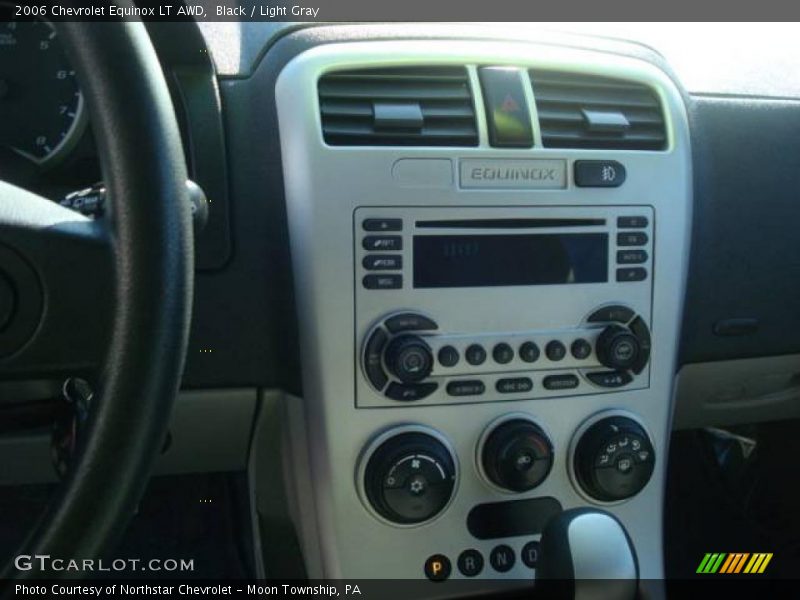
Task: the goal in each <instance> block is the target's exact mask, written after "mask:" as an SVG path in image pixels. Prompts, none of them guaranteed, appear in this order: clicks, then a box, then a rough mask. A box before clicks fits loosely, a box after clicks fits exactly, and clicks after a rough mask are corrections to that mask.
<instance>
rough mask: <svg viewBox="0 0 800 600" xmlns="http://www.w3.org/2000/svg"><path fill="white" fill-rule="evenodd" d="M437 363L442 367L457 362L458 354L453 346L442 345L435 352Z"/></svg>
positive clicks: (453, 364) (451, 365) (454, 364)
mask: <svg viewBox="0 0 800 600" xmlns="http://www.w3.org/2000/svg"><path fill="white" fill-rule="evenodd" d="M437 357H438V359H439V364H440V365H442V366H443V367H454V366H456V365H457V364H458V360H459V358H460V357H459V355H458V350H456V349H455V348H454V347H453V346H442V347H441V348H440V349H439V354H437Z"/></svg>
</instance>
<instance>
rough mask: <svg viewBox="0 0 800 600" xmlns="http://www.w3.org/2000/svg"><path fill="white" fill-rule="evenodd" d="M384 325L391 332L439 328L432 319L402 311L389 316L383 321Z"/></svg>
mask: <svg viewBox="0 0 800 600" xmlns="http://www.w3.org/2000/svg"><path fill="white" fill-rule="evenodd" d="M384 325H386V329H388V330H389V331H390V332H392V333H401V332H403V331H430V330H433V329H438V328H439V326H438V325H437V324H436V321H434V320H433V319H429V318H428V317H425V316H423V315H418V314H416V313H402V314H399V315H395V316H393V317H389V318H388V319H386V321H385V322H384Z"/></svg>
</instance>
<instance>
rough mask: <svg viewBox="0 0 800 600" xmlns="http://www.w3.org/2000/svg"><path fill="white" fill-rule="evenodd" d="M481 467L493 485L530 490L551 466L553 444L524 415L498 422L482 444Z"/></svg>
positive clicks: (512, 489) (547, 472)
mask: <svg viewBox="0 0 800 600" xmlns="http://www.w3.org/2000/svg"><path fill="white" fill-rule="evenodd" d="M481 460H482V463H483V470H484V472H485V473H486V476H487V477H488V478H489V480H491V481H492V482H493V483H494V484H495V485H498V486H500V487H501V488H504V489H507V490H511V491H513V492H525V491H528V490H532V489H533V488H535V487H536V486H538V485H539V484H540V483H542V482H543V481H544V480H545V478H546V477H547V475H548V474H549V473H550V468H551V467H552V466H553V447H552V444H551V443H550V440H549V439H548V437H547V435H546V434H545V433H544V431H542V429H541V428H540V427H539V426H538V425H536V424H535V423H532V422H531V421H528V420H527V419H511V420H509V421H505V422H504V423H501V424H500V425H498V426H497V427H496V428H495V429H494V430H493V431H492V432H491V433H490V434H489V436H488V437H487V438H486V442H485V443H484V445H483V451H482V457H481Z"/></svg>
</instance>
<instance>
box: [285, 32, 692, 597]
mask: <svg viewBox="0 0 800 600" xmlns="http://www.w3.org/2000/svg"><path fill="white" fill-rule="evenodd" d="M276 100H277V107H278V117H279V123H280V136H281V149H282V159H283V166H284V178H285V188H286V201H287V214H288V220H289V233H290V241H291V251H292V261H293V269H294V277H295V286H296V298H297V308H298V317H299V326H300V336H301V339H300V347H301V357H302V372H303V397H302V398H291V399H289V401H287V403H286V406H287V419H288V421H289V425H290V428H291V431H292V435H291V436H289V437H288V448H287V450H288V456H289V462H288V463H287V468H286V477H287V479H288V480H289V481H290V482H291V488H292V490H294V493H295V498H294V499H295V501H296V502H295V505H296V506H297V511H298V514H297V515H296V516H297V520H298V529H299V530H300V534H301V543H302V545H303V549H304V554H305V556H306V561H307V567H308V568H309V571H310V573H309V575H310V576H312V577H333V578H360V577H363V578H371V577H376V578H384V579H401V578H420V579H424V578H428V579H430V580H432V581H441V580H445V579H475V580H486V582H485V583H486V585H489V586H492V585H495V584H497V583H498V581H500V580H504V579H508V580H532V579H533V578H534V577H535V572H536V566H537V562H538V559H539V552H540V547H539V539H540V536H541V532H542V530H543V528H544V525H545V524H546V523H547V521H548V520H549V519H550V518H552V517H553V516H555V515H558V514H559V513H561V512H562V511H563V510H565V509H567V508H573V507H582V506H601V507H603V508H604V509H606V510H608V511H609V512H611V513H613V514H614V515H615V516H616V517H617V518H618V519H619V520H620V522H622V523H623V524H624V526H625V528H626V529H627V531H628V532H629V534H630V536H631V540H632V542H633V545H634V547H635V551H636V554H637V556H638V560H639V569H640V576H641V578H642V579H656V578H660V577H663V565H662V532H661V521H662V519H661V517H662V498H663V491H664V480H665V467H666V456H667V443H668V438H669V431H670V419H671V414H672V393H673V379H674V373H675V358H676V350H677V341H678V333H679V323H680V322H681V321H680V319H681V310H682V300H683V293H684V285H685V275H686V262H687V256H688V234H689V230H690V223H691V192H690V177H691V171H690V151H689V139H688V133H687V131H688V130H687V125H686V115H685V111H684V107H683V103H682V100H681V96H680V93H679V91H678V90H677V88H676V87H675V85H674V84H673V83H672V81H671V80H670V79H669V78H668V77H667V76H666V75H665V74H664V73H663V72H662V71H660V70H659V69H658V68H656V67H655V66H653V65H652V64H650V63H648V62H645V61H643V60H639V59H634V58H627V57H623V56H618V55H606V54H601V53H598V52H593V51H588V50H578V49H571V48H566V47H557V46H550V45H548V46H545V45H537V44H516V43H495V42H489V41H470V42H467V41H463V42H462V41H437V40H428V41H425V42H424V43H421V42H415V41H362V42H353V43H339V44H330V45H320V46H317V47H315V48H312V49H310V50H306V51H305V52H303V53H301V54H299V55H298V56H297V57H296V58H294V59H293V60H292V61H290V62H289V63H288V65H287V66H286V67H285V68H284V70H283V72H282V73H281V75H280V77H279V79H278V83H277V87H276ZM301 523H302V524H301ZM600 544H602V542H600Z"/></svg>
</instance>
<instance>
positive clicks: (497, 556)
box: [489, 544, 517, 573]
mask: <svg viewBox="0 0 800 600" xmlns="http://www.w3.org/2000/svg"><path fill="white" fill-rule="evenodd" d="M516 560H517V557H516V556H514V550H513V549H512V548H511V546H506V545H505V544H500V545H499V546H495V547H494V548H493V549H492V552H491V554H489V563H491V565H492V568H493V569H494V570H495V571H498V572H499V573H505V572H507V571H510V570H511V569H512V568H513V566H514V563H515V562H516Z"/></svg>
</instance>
